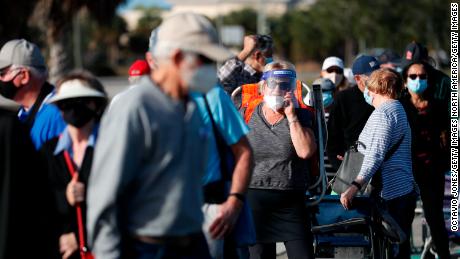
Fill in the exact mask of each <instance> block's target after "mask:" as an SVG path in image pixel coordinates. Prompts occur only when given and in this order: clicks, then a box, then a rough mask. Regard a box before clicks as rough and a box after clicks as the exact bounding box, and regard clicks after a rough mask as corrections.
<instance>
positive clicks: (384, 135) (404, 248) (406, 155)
mask: <svg viewBox="0 0 460 259" xmlns="http://www.w3.org/2000/svg"><path fill="white" fill-rule="evenodd" d="M402 87H403V82H402V78H401V76H400V75H399V74H398V73H397V72H396V71H395V70H391V69H388V68H381V69H378V70H376V71H374V72H373V73H372V74H371V76H370V78H369V80H368V81H367V83H366V88H365V90H364V93H363V95H364V99H365V100H366V102H367V103H369V104H370V105H372V106H374V108H375V110H374V111H373V112H372V114H371V116H370V117H369V119H368V120H367V122H366V126H364V129H363V131H362V132H361V134H360V135H359V139H358V141H359V145H358V150H359V151H360V152H361V153H362V154H363V155H364V160H363V164H362V167H361V170H360V172H359V174H358V176H357V178H356V179H355V180H354V181H353V182H352V185H351V186H350V187H349V188H348V189H347V190H346V191H345V192H343V193H342V194H341V197H340V202H341V203H342V205H343V207H344V208H345V209H350V208H351V206H352V200H353V198H354V196H355V195H356V194H357V193H358V191H360V190H362V189H364V186H365V185H366V184H367V183H369V181H370V180H371V178H373V177H374V178H373V179H372V184H373V186H374V187H375V189H374V190H373V193H372V194H371V196H373V197H378V199H379V200H380V201H381V202H382V203H383V205H384V206H385V207H386V208H387V210H388V212H389V214H390V215H391V216H392V217H393V218H394V219H395V220H396V222H397V223H398V224H399V226H400V227H401V229H402V230H403V231H404V233H405V234H406V237H407V239H406V240H405V241H404V242H403V243H402V244H401V245H399V250H397V251H394V254H393V256H394V257H392V258H406V259H409V258H410V254H411V250H410V233H411V228H412V220H413V219H414V210H415V202H416V200H417V190H416V189H417V185H416V183H415V180H414V177H413V175H412V160H411V130H410V126H409V122H408V120H407V117H406V113H405V111H404V108H403V106H402V105H401V103H400V102H399V101H398V100H397V98H398V97H399V95H400V93H401V91H402ZM377 171H379V172H380V173H379V174H377ZM376 182H379V183H380V184H378V185H377V184H375V183H376Z"/></svg>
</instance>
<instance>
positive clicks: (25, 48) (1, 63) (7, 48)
mask: <svg viewBox="0 0 460 259" xmlns="http://www.w3.org/2000/svg"><path fill="white" fill-rule="evenodd" d="M11 65H23V66H30V67H35V68H45V67H46V65H45V59H44V58H43V55H42V54H41V52H40V49H39V48H38V47H37V45H35V44H33V43H32V42H28V41H26V40H24V39H20V40H10V41H8V42H7V43H5V45H3V47H2V49H1V50H0V70H2V69H4V68H6V67H8V66H11Z"/></svg>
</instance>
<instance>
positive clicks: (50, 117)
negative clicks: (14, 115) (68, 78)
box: [0, 39, 65, 150]
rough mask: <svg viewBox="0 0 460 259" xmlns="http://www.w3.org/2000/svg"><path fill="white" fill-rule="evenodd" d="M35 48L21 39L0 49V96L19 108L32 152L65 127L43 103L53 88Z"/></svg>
mask: <svg viewBox="0 0 460 259" xmlns="http://www.w3.org/2000/svg"><path fill="white" fill-rule="evenodd" d="M47 76H48V71H47V69H46V64H45V60H44V58H43V56H42V54H41V52H40V49H39V48H38V46H37V45H35V44H34V43H32V42H28V41H26V40H24V39H21V40H11V41H8V42H7V43H5V45H3V47H2V49H1V50H0V94H1V95H3V96H4V97H5V98H7V99H11V100H13V101H15V102H17V103H18V104H20V105H21V108H20V110H19V113H18V117H19V120H20V121H21V122H23V123H24V124H25V125H26V126H27V127H28V128H29V130H30V136H31V138H32V142H33V143H34V145H35V147H36V149H37V150H38V149H39V148H40V147H41V145H42V144H43V143H44V142H45V141H47V140H49V139H51V138H54V137H56V136H57V135H59V134H60V133H61V132H62V130H63V129H64V127H65V123H64V121H63V120H62V117H61V114H60V113H59V110H58V109H57V108H56V107H55V106H54V105H50V104H48V103H47V100H49V99H50V98H51V97H52V96H53V95H54V86H52V85H51V84H50V83H48V82H47V81H46V78H47Z"/></svg>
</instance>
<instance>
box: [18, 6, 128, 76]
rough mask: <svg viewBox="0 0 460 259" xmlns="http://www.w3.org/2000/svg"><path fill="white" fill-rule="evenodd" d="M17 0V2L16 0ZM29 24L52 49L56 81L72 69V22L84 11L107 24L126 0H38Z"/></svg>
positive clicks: (51, 68)
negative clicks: (34, 27)
mask: <svg viewBox="0 0 460 259" xmlns="http://www.w3.org/2000/svg"><path fill="white" fill-rule="evenodd" d="M15 1H18V0H15ZM19 1H25V2H35V3H36V5H35V8H34V11H33V13H32V15H31V16H30V18H29V24H31V25H33V26H38V28H40V31H41V32H42V35H45V36H46V43H47V46H48V49H49V71H50V80H51V81H52V82H53V81H55V80H56V79H57V78H59V77H60V76H61V75H62V74H63V73H65V72H67V71H69V70H70V69H71V68H72V67H73V66H72V58H71V57H72V49H71V47H70V46H71V42H72V40H71V34H70V33H69V32H70V31H71V30H70V29H71V28H72V22H73V19H74V18H75V17H76V16H77V15H78V14H79V13H80V12H81V11H82V10H86V12H87V13H88V14H89V15H90V16H92V17H93V18H94V19H95V20H96V21H97V22H99V23H100V24H108V23H109V22H111V20H112V18H113V17H114V15H115V10H116V8H117V6H118V5H119V4H120V3H122V2H124V1H125V0H38V1H28V0H19Z"/></svg>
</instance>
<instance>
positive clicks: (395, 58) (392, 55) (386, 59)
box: [377, 49, 401, 65]
mask: <svg viewBox="0 0 460 259" xmlns="http://www.w3.org/2000/svg"><path fill="white" fill-rule="evenodd" d="M377 60H378V61H379V62H380V64H388V63H391V64H396V65H399V64H400V63H401V56H400V55H399V54H398V53H396V52H394V51H393V50H391V49H385V51H383V52H382V54H380V55H379V56H378V57H377Z"/></svg>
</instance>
